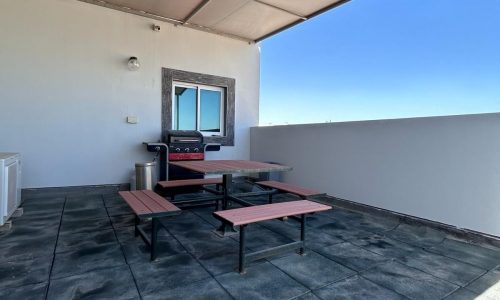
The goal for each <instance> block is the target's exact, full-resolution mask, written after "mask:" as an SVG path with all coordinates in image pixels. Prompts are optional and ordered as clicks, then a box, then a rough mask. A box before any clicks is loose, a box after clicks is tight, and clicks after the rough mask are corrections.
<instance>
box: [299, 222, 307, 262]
mask: <svg viewBox="0 0 500 300" xmlns="http://www.w3.org/2000/svg"><path fill="white" fill-rule="evenodd" d="M300 240H301V241H302V247H301V248H300V250H299V254H300V255H305V254H306V214H302V215H301V216H300Z"/></svg>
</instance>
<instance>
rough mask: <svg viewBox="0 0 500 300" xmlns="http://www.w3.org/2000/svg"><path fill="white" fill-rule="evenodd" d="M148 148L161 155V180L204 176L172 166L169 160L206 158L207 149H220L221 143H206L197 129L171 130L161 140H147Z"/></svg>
mask: <svg viewBox="0 0 500 300" xmlns="http://www.w3.org/2000/svg"><path fill="white" fill-rule="evenodd" d="M144 144H145V145H146V147H147V150H148V151H150V152H156V153H157V155H158V156H159V157H160V180H161V181H163V180H179V179H195V178H203V175H202V174H200V173H196V172H191V171H187V170H185V169H182V168H179V167H176V166H171V165H169V164H168V162H169V161H183V160H204V159H205V151H218V150H219V149H220V145H219V144H206V143H204V142H203V135H202V134H201V133H200V132H199V131H196V130H169V131H167V132H166V134H165V135H164V136H163V137H162V141H161V142H145V143H144Z"/></svg>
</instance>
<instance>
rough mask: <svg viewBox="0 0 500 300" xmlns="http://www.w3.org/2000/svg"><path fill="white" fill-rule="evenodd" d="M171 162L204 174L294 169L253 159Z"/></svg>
mask: <svg viewBox="0 0 500 300" xmlns="http://www.w3.org/2000/svg"><path fill="white" fill-rule="evenodd" d="M170 164H171V165H174V166H178V167H181V168H184V169H188V170H191V171H195V172H199V173H203V174H219V175H220V174H234V173H260V172H275V171H290V170H292V167H288V166H283V165H277V164H269V163H263V162H258V161H252V160H191V161H174V162H170Z"/></svg>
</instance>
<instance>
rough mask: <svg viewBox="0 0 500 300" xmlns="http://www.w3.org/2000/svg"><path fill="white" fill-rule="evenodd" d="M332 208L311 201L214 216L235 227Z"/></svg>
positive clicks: (243, 209)
mask: <svg viewBox="0 0 500 300" xmlns="http://www.w3.org/2000/svg"><path fill="white" fill-rule="evenodd" d="M331 208H332V207H331V206H328V205H324V204H320V203H317V202H313V201H309V200H299V201H290V202H283V203H273V204H265V205H258V206H251V207H243V208H236V209H230V210H223V211H217V212H214V213H213V214H214V215H215V216H216V217H218V218H220V219H224V220H226V221H227V222H229V223H231V224H232V225H234V226H237V225H246V224H250V223H255V222H260V221H267V220H273V219H278V218H283V217H289V216H295V215H301V214H307V213H313V212H319V211H325V210H329V209H331Z"/></svg>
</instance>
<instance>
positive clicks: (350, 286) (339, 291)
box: [313, 276, 405, 300]
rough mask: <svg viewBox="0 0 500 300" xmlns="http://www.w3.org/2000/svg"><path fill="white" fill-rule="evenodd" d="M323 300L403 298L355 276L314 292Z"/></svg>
mask: <svg viewBox="0 0 500 300" xmlns="http://www.w3.org/2000/svg"><path fill="white" fill-rule="evenodd" d="M313 292H314V294H316V295H317V296H318V297H319V298H321V299H323V300H330V299H332V300H365V299H370V300H392V299H394V300H396V299H405V298H404V297H403V296H401V295H399V294H397V293H395V292H394V291H391V290H388V289H386V288H384V287H381V286H380V285H378V284H375V283H373V282H371V281H369V280H366V279H365V278H362V277H360V276H353V277H349V278H347V279H344V280H341V281H338V282H336V283H334V284H330V285H327V286H325V287H322V288H320V289H316V290H314V291H313Z"/></svg>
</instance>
